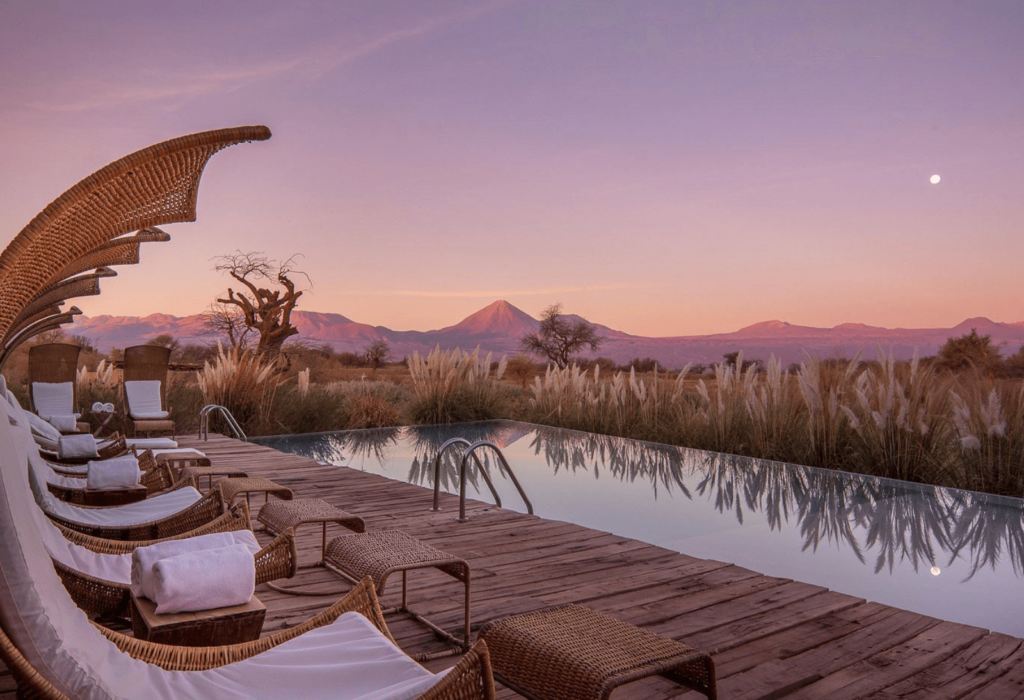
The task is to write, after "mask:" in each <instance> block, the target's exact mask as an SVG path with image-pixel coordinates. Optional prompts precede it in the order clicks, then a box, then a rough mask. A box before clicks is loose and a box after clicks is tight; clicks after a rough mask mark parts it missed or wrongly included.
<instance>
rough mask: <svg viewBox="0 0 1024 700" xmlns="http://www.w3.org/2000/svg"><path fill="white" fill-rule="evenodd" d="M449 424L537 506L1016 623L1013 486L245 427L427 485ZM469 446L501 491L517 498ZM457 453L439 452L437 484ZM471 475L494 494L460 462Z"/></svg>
mask: <svg viewBox="0 0 1024 700" xmlns="http://www.w3.org/2000/svg"><path fill="white" fill-rule="evenodd" d="M451 437H464V438H466V439H468V440H470V441H471V442H472V441H475V440H491V441H493V442H495V443H496V444H498V445H499V446H500V447H501V450H502V452H503V453H504V455H505V457H506V459H507V460H508V462H509V463H510V464H511V465H512V468H513V469H514V470H515V474H516V476H517V477H518V479H519V481H520V482H521V483H522V485H523V487H524V490H525V492H526V494H527V496H528V497H529V498H530V500H531V501H532V503H533V506H534V512H535V513H536V514H537V515H539V516H541V517H544V518H548V519H552V520H564V521H568V522H572V523H576V524H578V525H583V526H586V527H590V528H594V529H598V530H605V531H609V532H613V533H615V534H617V535H621V536H625V537H630V538H633V539H637V540H642V541H644V542H650V543H652V544H656V545H660V546H662V547H666V548H668V549H672V550H675V551H678V552H682V553H684V554H688V555H691V556H695V557H701V558H706V559H716V560H719V561H725V562H730V563H734V564H738V565H740V566H743V567H746V568H749V569H753V570H754V571H758V572H761V573H765V574H769V575H772V576H779V577H784V578H792V579H796V580H799V581H805V582H808V583H814V584H818V585H822V586H827V587H828V588H831V589H832V590H835V591H840V592H843V593H848V594H851V595H855V596H859V597H863V598H867V599H868V600H874V601H879V602H882V603H886V604H888V605H894V606H897V607H900V608H905V609H907V610H913V611H915V612H919V613H922V614H925V615H932V616H934V617H938V618H941V619H945V620H952V621H955V622H963V623H966V624H971V625H977V626H979V627H984V628H986V629H991V630H993V631H998V632H1004V633H1007V634H1012V635H1014V636H1018V637H1024V580H1022V579H1024V500H1021V499H1015V498H1006V497H1001V496H992V495H988V494H981V493H975V492H971V491H958V490H955V489H944V488H939V487H932V486H923V485H920V484H912V483H908V482H903V481H893V480H890V479H881V478H876V477H867V476H861V475H856V474H848V473H845V472H835V471H830V470H825V469H815V468H811V467H801V466H795V465H791V464H782V463H779V462H770V461H765V460H757V459H751V458H748V457H737V456H734V455H725V454H719V453H715V452H705V451H701V450H691V449H686V448H678V447H671V446H667V445H659V444H655V443H648V442H641V441H637V440H627V439H623V438H614V437H608V436H605V435H595V434H592V433H583V432H578V431H572V430H561V429H558V428H549V427H545V426H538V425H532V424H527V423H516V422H512V421H488V422H483V423H462V424H456V425H451V426H425V427H424V426H417V427H403V428H384V429H379V430H352V431H343V432H334V433H317V434H312V435H297V436H295V435H292V436H281V437H269V438H257V439H254V440H253V441H254V442H259V443H261V444H264V445H268V446H270V447H274V448H276V449H279V450H282V451H284V452H292V453H296V454H300V455H304V456H307V457H311V458H313V459H316V460H318V461H321V462H323V463H326V464H333V465H337V466H345V467H349V468H352V469H359V470H361V471H366V472H372V473H374V474H380V475H382V476H385V477H388V478H391V479H396V480H399V481H407V482H410V483H413V484H419V485H421V486H425V487H431V488H432V487H433V467H434V458H435V456H436V454H437V450H438V449H439V447H440V446H441V445H442V444H443V443H444V441H445V440H447V439H448V438H451ZM479 455H480V457H481V461H482V462H483V464H484V468H485V469H487V470H488V473H489V474H490V475H491V479H492V481H493V482H494V484H495V487H496V488H497V491H498V493H499V495H500V496H501V500H502V505H503V506H504V507H505V508H510V509H512V510H517V511H520V512H526V507H525V505H524V503H523V501H522V499H521V498H520V497H519V495H518V493H517V492H516V490H515V488H514V487H513V486H512V483H511V481H510V480H509V479H508V478H507V476H505V475H504V474H503V472H502V471H501V469H500V467H499V466H498V464H497V462H496V461H495V460H494V459H493V458H492V457H491V456H489V455H488V454H487V452H486V451H481V452H479ZM460 458H461V453H459V452H458V451H457V450H449V451H447V452H446V453H445V458H444V460H443V462H442V469H441V478H440V481H441V487H442V489H443V490H445V491H447V492H449V493H458V467H459V461H460ZM468 483H469V486H468V487H467V494H469V496H470V497H472V498H475V499H478V500H481V501H488V502H493V498H492V496H491V494H490V491H489V490H488V489H487V487H486V484H485V483H484V482H483V480H482V479H480V478H479V475H478V474H477V473H476V468H475V467H473V466H472V464H471V467H470V473H469V477H468ZM453 517H454V515H453Z"/></svg>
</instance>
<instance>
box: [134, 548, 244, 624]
mask: <svg viewBox="0 0 1024 700" xmlns="http://www.w3.org/2000/svg"><path fill="white" fill-rule="evenodd" d="M255 589H256V560H255V559H254V558H253V556H252V553H251V552H249V550H248V549H247V548H246V547H245V545H241V544H235V545H231V546H230V547H222V548H221V549H208V550H205V551H202V552H188V553H187V554H179V555H178V556H176V557H170V558H169V559H161V560H160V561H158V562H157V563H156V564H154V565H153V602H155V603H156V612H157V614H158V615H162V614H164V613H176V612H192V611H195V610H212V609H214V608H224V607H227V606H229V605H242V604H244V603H248V602H249V601H250V600H251V599H252V594H253V592H254V591H255Z"/></svg>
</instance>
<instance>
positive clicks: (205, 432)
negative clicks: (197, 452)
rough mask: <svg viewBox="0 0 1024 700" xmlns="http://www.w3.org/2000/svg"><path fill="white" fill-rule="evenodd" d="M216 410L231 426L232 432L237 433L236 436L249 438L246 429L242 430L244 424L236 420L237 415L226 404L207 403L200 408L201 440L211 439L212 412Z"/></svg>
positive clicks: (240, 438)
mask: <svg viewBox="0 0 1024 700" xmlns="http://www.w3.org/2000/svg"><path fill="white" fill-rule="evenodd" d="M214 412H217V413H219V414H220V416H221V417H222V418H223V419H224V422H225V423H227V424H228V427H229V428H231V432H233V433H234V434H235V437H236V438H238V439H239V440H248V439H249V438H247V437H246V436H245V431H244V430H242V426H240V425H239V424H238V421H237V420H235V417H234V416H233V415H231V411H229V410H228V409H227V408H225V407H224V406H219V405H217V404H215V403H211V404H207V405H206V406H203V407H202V408H201V409H200V410H199V438H200V439H201V440H209V439H210V414H211V413H214Z"/></svg>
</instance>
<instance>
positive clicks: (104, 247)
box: [0, 126, 270, 362]
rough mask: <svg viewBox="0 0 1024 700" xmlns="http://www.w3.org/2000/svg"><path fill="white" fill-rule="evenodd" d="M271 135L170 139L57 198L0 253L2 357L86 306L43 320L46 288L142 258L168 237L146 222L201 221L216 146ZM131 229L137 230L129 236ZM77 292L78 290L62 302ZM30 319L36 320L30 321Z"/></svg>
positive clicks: (254, 131) (253, 132) (228, 133)
mask: <svg viewBox="0 0 1024 700" xmlns="http://www.w3.org/2000/svg"><path fill="white" fill-rule="evenodd" d="M269 138H270V129H268V128H267V127H265V126H243V127H235V128H231V129H218V130H216V131H205V132H202V133H198V134H192V135H191V136H183V137H180V138H176V139H172V140H170V141H165V142H163V143H159V144H157V145H155V146H150V147H149V148H144V149H142V150H141V151H137V152H136V153H133V154H131V155H129V156H125V157H124V158H122V159H121V160H118V161H115V162H113V163H111V164H110V165H108V166H106V167H104V168H102V169H100V170H98V171H96V172H95V173H93V174H92V175H90V176H89V177H87V178H85V179H84V180H82V181H81V182H79V183H78V184H77V185H75V186H74V187H72V188H71V189H70V190H68V191H67V192H65V193H64V194H62V195H61V196H60V197H58V198H57V199H56V200H54V201H53V202H52V203H51V204H50V205H49V206H48V207H46V209H44V210H43V211H42V213H40V214H39V215H38V216H36V218H34V219H33V220H32V221H31V223H29V225H28V226H26V227H25V228H24V229H23V230H22V231H21V233H19V234H18V235H17V236H16V237H15V238H14V240H13V241H11V243H10V245H8V246H7V248H6V249H5V250H4V251H3V253H0V290H2V292H0V338H3V339H4V343H3V355H4V358H3V359H6V357H7V356H9V354H10V352H11V351H12V350H13V349H14V347H16V346H17V344H20V343H21V342H23V341H24V340H27V339H28V338H31V337H32V336H33V335H36V334H38V333H41V332H43V331H45V330H50V329H52V328H57V327H59V326H60V325H61V324H62V323H67V322H68V321H70V319H71V318H72V317H73V316H74V314H75V313H81V312H80V311H78V309H72V310H69V311H68V312H65V313H56V314H51V315H50V316H48V317H45V318H42V319H38V313H37V312H33V311H30V312H29V313H28V314H24V312H25V311H26V308H27V307H29V305H30V304H33V302H35V301H38V300H39V299H40V298H41V295H42V294H44V293H48V292H49V291H50V290H52V289H53V288H55V287H56V285H59V284H60V283H62V282H64V281H65V280H68V279H69V278H71V277H74V276H75V275H78V274H80V273H82V272H85V271H86V270H89V269H95V268H97V267H99V268H102V267H105V266H107V265H116V264H130V263H133V262H137V261H138V245H139V244H141V243H143V242H148V241H158V240H167V238H168V237H167V234H165V233H163V232H162V231H159V230H158V229H157V230H155V231H147V229H149V228H150V227H154V226H158V225H160V224H169V223H176V222H183V221H195V219H196V198H197V195H198V191H199V179H200V177H201V176H202V174H203V169H204V168H205V167H206V163H207V162H208V161H209V160H210V158H211V157H212V156H213V155H214V154H215V153H217V152H218V151H220V150H221V149H224V148H227V147H228V146H232V145H234V144H236V143H242V142H246V141H265V140H267V139H269ZM132 231H139V233H138V234H136V235H135V236H127V235H126V234H129V233H131V232H132ZM100 276H102V275H100ZM56 296H60V294H57V295H56ZM73 296H79V295H77V294H67V295H65V296H63V297H61V299H60V301H63V299H68V298H71V297H73ZM60 301H58V302H57V304H58V306H59V303H60ZM53 303H54V301H53V300H52V299H48V301H47V302H45V303H40V304H38V305H37V307H36V308H38V307H47V308H51V307H52V306H53ZM28 318H37V320H35V321H31V322H29V325H27V326H26V325H25V321H26V320H27V319H28ZM19 329H20V330H19ZM0 362H2V360H0Z"/></svg>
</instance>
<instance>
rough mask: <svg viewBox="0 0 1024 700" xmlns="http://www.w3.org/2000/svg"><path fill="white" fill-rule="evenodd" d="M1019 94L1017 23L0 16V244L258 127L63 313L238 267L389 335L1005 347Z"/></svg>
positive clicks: (898, 6)
mask: <svg viewBox="0 0 1024 700" xmlns="http://www.w3.org/2000/svg"><path fill="white" fill-rule="evenodd" d="M1021 66H1024V3H1020V2H1019V1H1018V0H1008V1H1006V2H996V1H983V2H976V3H964V2H947V1H945V0H925V1H923V2H901V1H898V0H882V1H879V2H870V1H866V2H825V1H814V2H801V1H799V0H792V1H787V2H783V1H779V0H776V1H774V2H770V1H767V0H764V1H759V2H726V1H722V2H716V1H708V2H696V1H694V2H689V1H684V0H664V1H660V0H629V1H628V2H627V1H626V0H579V1H576V0H566V1H564V2H546V1H540V0H499V1H493V0H472V1H468V2H459V1H449V0H439V1H435V2H429V3H425V2H419V1H416V0H407V1H399V0H394V1H391V0H387V1H385V0H382V1H380V2H369V1H367V2H339V1H334V2H330V1H323V2H320V1H313V0H310V1H305V2H303V1H294V0H293V1H291V2H288V3H281V2H266V1H260V0H251V1H246V2H229V1H227V0H224V1H220V2H217V1H213V0H204V1H202V2H187V1H186V2H173V3H167V2H152V1H150V0H137V1H133V2H127V1H125V2H118V1H114V0H103V1H98V0H83V1H78V2H72V1H70V0H65V1H60V2H58V1H55V0H0V95H2V97H0V245H6V244H7V243H8V242H9V241H10V240H11V239H12V238H14V236H15V235H16V234H17V233H18V231H20V230H21V229H22V228H23V227H24V226H25V225H27V224H28V222H29V221H31V219H32V218H33V217H34V216H35V215H36V214H37V213H38V212H39V211H41V210H42V209H43V208H44V207H45V206H46V205H47V204H48V203H49V202H51V201H52V200H53V199H55V198H57V197H58V196H59V195H60V194H61V193H63V192H64V191H65V190H67V189H69V188H70V187H72V186H73V185H74V184H75V183H76V182H78V181H79V180H81V179H83V178H85V177H86V176H88V175H89V174H90V173H92V172H94V171H95V170H97V169H99V168H100V167H102V166H104V165H106V164H107V163H109V162H111V161H114V160H117V159H118V158H121V157H123V156H125V155H127V154H129V153H131V152H133V151H135V150H138V149H140V148H144V147H146V146H149V145H151V144H154V143H157V142H160V141H163V140H166V139H170V138H174V137H177V136H183V135H185V134H189V133H194V132H197V131H204V130H207V129H215V128H221V127H228V126H238V125H244V124H265V125H267V126H269V127H270V129H271V130H272V131H273V133H274V136H273V138H272V139H271V140H270V141H268V142H263V143H253V144H243V145H238V146H234V147H232V148H230V149H228V150H226V151H223V152H221V153H219V154H218V155H216V156H214V158H213V159H212V160H211V162H210V164H209V165H208V167H207V169H206V172H205V175H204V177H203V181H202V184H201V186H200V191H199V204H198V219H197V221H196V222H195V223H187V224H174V225H168V226H166V227H163V228H164V230H166V231H167V232H168V233H170V234H171V236H172V241H171V242H169V243H156V244H149V245H147V246H144V247H143V253H142V256H143V257H142V264H141V265H138V266H133V267H120V268H117V272H118V277H117V278H113V279H108V280H104V281H103V282H102V287H103V294H102V295H101V296H99V297H92V298H83V299H78V300H76V301H74V302H73V303H74V304H76V305H77V306H79V307H80V308H81V309H82V310H83V311H84V312H85V314H86V315H88V316H96V315H100V314H113V315H138V316H142V315H148V314H151V313H158V312H159V313H169V314H174V315H178V316H183V315H188V314H193V313H199V312H201V311H203V310H204V309H205V308H206V307H207V306H208V305H209V303H210V302H211V301H212V300H213V299H214V298H215V297H216V296H217V295H218V294H223V291H224V290H225V289H226V287H227V286H228V280H227V278H226V277H224V276H223V274H221V273H218V272H216V271H215V270H214V269H213V268H214V264H215V263H214V258H216V256H218V255H224V254H227V253H231V252H234V251H236V250H241V251H260V252H263V253H265V254H266V255H268V256H270V257H272V258H278V259H283V258H288V257H290V256H292V255H298V256H300V257H298V258H296V260H297V266H298V267H299V268H300V269H301V270H303V271H304V272H306V273H307V274H308V276H309V279H310V280H311V281H312V287H311V288H310V289H308V291H307V292H306V294H305V295H304V296H303V297H302V299H301V301H300V305H299V308H302V309H306V310H310V311H321V312H334V313H340V314H342V315H344V316H347V317H348V318H350V319H353V320H356V321H359V322H363V323H370V324H373V325H384V326H388V327H390V328H393V329H396V330H410V329H416V330H428V329H434V328H440V327H443V326H448V325H452V324H454V323H457V322H458V321H459V320H461V319H462V318H464V317H465V316H467V315H469V314H471V313H473V312H474V311H476V310H478V309H480V308H482V307H483V306H485V305H487V304H489V303H491V302H493V301H495V300H497V299H506V300H508V301H509V302H511V303H512V304H515V305H516V306H518V307H520V308H521V309H523V310H524V311H526V312H528V313H530V314H532V315H534V316H539V315H540V312H541V311H542V310H543V309H544V308H545V307H547V306H548V305H550V304H552V303H555V302H561V303H562V304H563V309H564V310H565V311H566V312H569V313H576V314H579V315H581V316H584V317H585V318H588V319H589V320H591V321H595V322H599V323H602V324H605V325H607V326H611V327H612V328H615V329H617V330H622V331H626V332H629V333H634V334H639V335H647V336H676V335H695V334H706V333H719V332H730V331H734V330H737V329H739V328H741V327H743V326H746V325H750V324H753V323H757V322H761V321H766V320H769V319H781V320H784V321H788V322H790V323H794V324H799V325H810V326H820V327H831V326H834V325H837V324H840V323H849V322H857V323H867V324H869V325H875V326H886V327H898V326H900V327H907V328H917V327H951V326H953V325H955V324H957V323H959V322H961V321H963V320H964V319H966V318H968V317H975V316H987V317H989V318H991V319H993V320H996V321H1007V322H1012V321H1021V320H1024V308H1022V304H1021V294H1022V293H1021V286H1020V278H1021V273H1020V268H1021V263H1022V261H1024V235H1022V234H1024V230H1022V229H1024V227H1022V224H1024V197H1022V196H1021V195H1022V189H1024V188H1022V186H1024V89H1022V87H1021V85H1022V83H1021V77H1020V73H1021ZM935 174H938V175H940V177H941V181H940V182H939V183H938V184H937V185H933V184H931V183H930V182H929V178H930V177H931V176H932V175H935Z"/></svg>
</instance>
